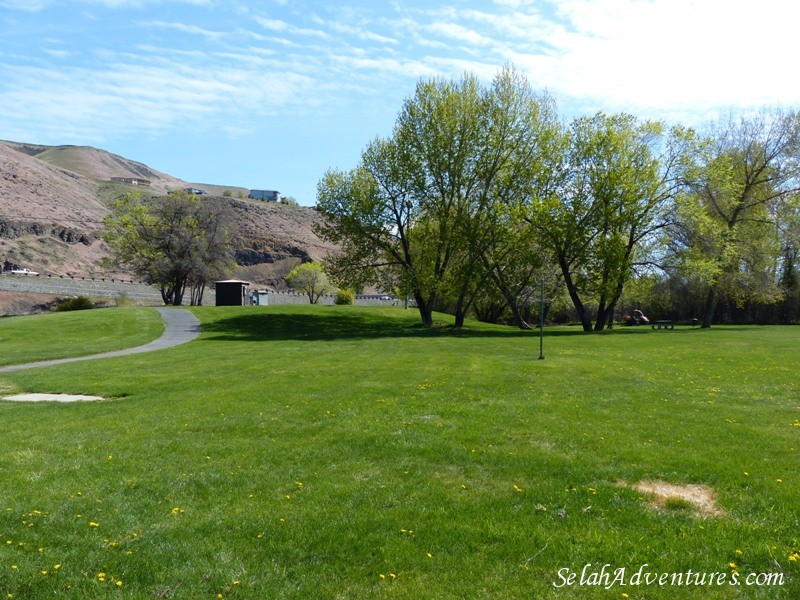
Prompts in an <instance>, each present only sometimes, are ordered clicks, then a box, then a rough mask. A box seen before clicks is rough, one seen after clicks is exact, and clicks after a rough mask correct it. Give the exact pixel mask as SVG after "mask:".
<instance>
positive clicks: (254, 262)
mask: <svg viewBox="0 0 800 600" xmlns="http://www.w3.org/2000/svg"><path fill="white" fill-rule="evenodd" d="M112 177H132V178H137V179H147V180H148V181H150V182H151V185H150V186H130V185H125V184H120V183H111V182H110V181H109V180H110V179H111V178H112ZM189 186H191V187H197V188H200V189H206V190H207V191H208V192H209V193H210V194H209V196H207V197H205V196H204V198H205V199H206V200H207V201H209V202H229V203H231V205H232V207H233V209H234V214H235V215H236V226H237V227H236V228H237V231H238V241H237V244H236V257H237V261H238V262H239V263H240V264H241V265H242V268H241V269H239V270H238V274H239V276H245V275H246V276H247V277H248V278H250V279H253V281H254V282H261V283H271V284H275V283H277V282H278V281H279V276H280V274H282V272H283V271H285V267H286V265H293V264H296V263H297V262H299V261H301V260H308V259H316V260H318V259H321V258H323V257H324V256H325V255H326V254H328V253H329V252H330V251H331V250H332V249H333V247H332V246H331V245H329V244H326V243H325V242H323V241H322V240H320V239H319V238H318V237H317V236H316V235H315V234H314V233H313V230H312V226H313V224H314V223H315V222H316V221H317V220H318V219H319V218H320V217H319V215H318V213H317V212H316V211H314V210H312V209H310V208H305V207H299V206H291V205H283V204H275V203H264V202H257V201H251V200H242V199H233V198H222V197H221V195H222V193H223V192H224V191H225V190H231V192H232V193H233V195H234V196H235V197H237V198H239V197H241V196H243V195H244V194H245V193H246V192H247V190H245V189H244V188H238V187H225V186H216V185H201V184H189V183H187V182H185V181H182V180H180V179H177V178H175V177H171V176H169V175H165V174H164V173H160V172H159V171H156V170H154V169H151V168H150V167H148V166H147V165H144V164H142V163H138V162H135V161H130V160H128V159H125V158H123V157H121V156H117V155H115V154H111V153H109V152H105V151H104V150H100V149H97V148H90V147H86V146H41V145H35V144H22V143H17V142H2V141H0V263H2V261H3V260H6V259H8V260H10V261H11V262H13V263H17V264H19V265H20V266H25V267H29V268H31V269H33V270H35V271H38V272H40V273H43V274H54V275H68V274H69V275H103V274H106V273H104V272H103V271H102V269H101V267H100V263H101V260H102V258H103V257H104V256H106V255H107V248H106V247H105V244H104V243H103V242H102V240H101V239H100V238H101V236H102V228H103V225H102V220H103V217H104V216H105V215H107V214H108V207H107V202H108V201H109V200H111V199H113V198H116V197H119V196H120V195H122V194H124V193H125V192H127V191H130V190H139V191H141V192H143V193H145V194H163V193H166V192H168V191H172V190H176V189H182V188H184V187H189ZM212 194H216V195H212ZM109 275H114V274H109Z"/></svg>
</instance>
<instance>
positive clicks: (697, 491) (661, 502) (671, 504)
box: [620, 481, 725, 517]
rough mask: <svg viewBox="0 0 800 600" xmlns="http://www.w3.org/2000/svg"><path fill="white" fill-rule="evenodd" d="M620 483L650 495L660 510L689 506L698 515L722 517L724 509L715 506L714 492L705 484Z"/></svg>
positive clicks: (653, 503)
mask: <svg viewBox="0 0 800 600" xmlns="http://www.w3.org/2000/svg"><path fill="white" fill-rule="evenodd" d="M620 485H624V486H626V487H629V488H632V489H634V490H636V491H638V492H642V493H644V494H648V495H650V496H652V505H653V506H654V507H655V508H658V509H660V510H667V511H673V510H682V509H685V508H691V509H692V512H694V513H695V514H696V515H697V516H700V517H722V516H725V511H723V510H722V509H721V508H719V507H718V506H717V501H716V494H715V493H714V490H713V489H712V488H711V487H710V486H707V485H700V484H686V485H678V484H674V483H667V482H665V481H639V482H638V483H627V482H624V481H623V482H620Z"/></svg>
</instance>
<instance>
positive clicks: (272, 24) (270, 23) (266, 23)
mask: <svg viewBox="0 0 800 600" xmlns="http://www.w3.org/2000/svg"><path fill="white" fill-rule="evenodd" d="M255 21H256V23H258V24H259V25H261V26H262V27H263V28H264V29H267V30H269V31H278V32H281V33H288V34H292V35H301V36H309V37H316V38H320V39H323V40H325V39H328V34H327V33H325V32H324V31H320V30H318V29H307V28H304V27H297V26H295V25H292V24H291V23H287V22H286V21H282V20H280V19H267V18H265V17H255Z"/></svg>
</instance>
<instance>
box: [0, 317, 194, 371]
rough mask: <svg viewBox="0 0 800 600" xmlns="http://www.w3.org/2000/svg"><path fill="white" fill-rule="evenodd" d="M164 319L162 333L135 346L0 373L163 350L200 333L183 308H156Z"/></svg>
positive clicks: (10, 369) (11, 367) (39, 363)
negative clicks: (156, 337)
mask: <svg viewBox="0 0 800 600" xmlns="http://www.w3.org/2000/svg"><path fill="white" fill-rule="evenodd" d="M156 310H157V311H158V312H160V313H161V318H162V319H164V333H163V334H162V335H161V337H160V338H158V339H157V340H154V341H152V342H150V343H149V344H145V345H144V346H137V347H136V348H126V349H124V350H114V351H113V352H103V353H102V354H90V355H88V356H73V357H71V358H59V359H56V360H43V361H40V362H33V363H25V364H22V365H8V366H5V367H0V373H8V372H10V371H21V370H23V369H35V368H37V367H49V366H51V365H60V364H64V363H70V362H77V361H79V360H94V359H95V358H110V357H112V356H127V355H129V354H139V353H140V352H151V351H153V350H163V349H164V348H171V347H173V346H179V345H181V344H185V343H186V342H190V341H192V340H193V339H194V338H196V337H197V336H198V335H200V331H201V328H200V321H198V320H197V317H195V316H194V315H193V314H192V313H190V312H189V311H188V310H186V309H185V308H166V307H161V308H157V309H156Z"/></svg>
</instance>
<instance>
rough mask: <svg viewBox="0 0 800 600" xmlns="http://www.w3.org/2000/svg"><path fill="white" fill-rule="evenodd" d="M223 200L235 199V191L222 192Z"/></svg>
mask: <svg viewBox="0 0 800 600" xmlns="http://www.w3.org/2000/svg"><path fill="white" fill-rule="evenodd" d="M222 197H223V198H233V190H225V191H224V192H222Z"/></svg>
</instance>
